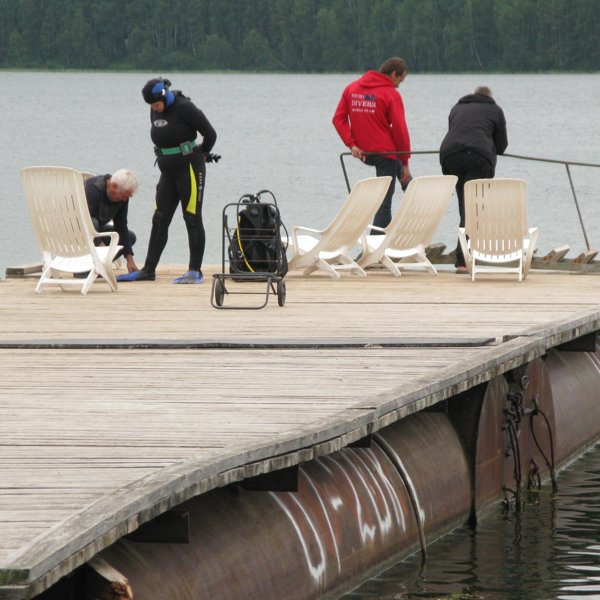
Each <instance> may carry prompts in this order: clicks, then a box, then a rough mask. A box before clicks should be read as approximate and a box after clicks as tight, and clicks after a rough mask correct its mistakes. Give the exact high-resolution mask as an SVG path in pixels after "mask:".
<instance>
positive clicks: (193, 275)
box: [173, 271, 202, 284]
mask: <svg viewBox="0 0 600 600" xmlns="http://www.w3.org/2000/svg"><path fill="white" fill-rule="evenodd" d="M173 283H191V284H194V283H202V271H188V272H187V273H186V274H185V275H182V276H181V277H178V278H177V279H173Z"/></svg>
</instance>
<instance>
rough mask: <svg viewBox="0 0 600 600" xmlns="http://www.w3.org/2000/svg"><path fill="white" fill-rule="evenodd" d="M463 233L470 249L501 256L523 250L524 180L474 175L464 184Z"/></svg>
mask: <svg viewBox="0 0 600 600" xmlns="http://www.w3.org/2000/svg"><path fill="white" fill-rule="evenodd" d="M465 233H466V234H467V236H468V238H469V243H470V246H471V249H472V250H473V251H476V252H479V253H481V254H488V255H491V256H504V255H509V254H514V253H518V252H520V251H522V250H523V240H524V238H525V236H526V235H527V233H528V227H527V182H525V181H523V180H522V179H475V180H472V181H468V182H467V183H466V184H465Z"/></svg>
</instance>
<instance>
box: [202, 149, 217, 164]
mask: <svg viewBox="0 0 600 600" xmlns="http://www.w3.org/2000/svg"><path fill="white" fill-rule="evenodd" d="M204 160H205V161H206V162H207V163H209V162H215V163H216V162H219V160H221V155H220V154H212V153H211V152H208V153H207V154H205V155H204Z"/></svg>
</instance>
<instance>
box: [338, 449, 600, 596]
mask: <svg viewBox="0 0 600 600" xmlns="http://www.w3.org/2000/svg"><path fill="white" fill-rule="evenodd" d="M498 510H500V509H498ZM367 598H377V599H384V600H385V599H389V600H392V599H393V600H415V599H417V598H431V599H453V600H478V599H482V600H495V599H498V600H500V599H502V600H524V599H527V600H552V599H557V600H582V599H588V600H589V599H591V598H594V599H596V600H598V599H600V445H597V446H596V447H595V448H594V449H593V450H591V451H590V452H588V453H587V454H586V455H585V456H583V457H582V458H580V459H579V460H578V461H576V462H575V463H573V464H572V465H570V466H569V468H567V469H565V470H564V471H562V472H561V473H560V475H559V479H558V493H557V494H556V496H555V497H553V496H552V488H551V486H550V485H549V484H547V485H545V486H544V487H543V488H542V490H541V491H540V492H538V493H532V494H529V496H528V497H527V499H526V503H525V505H524V506H523V509H522V510H521V511H520V512H518V513H517V512H515V511H514V509H511V510H510V511H509V512H506V513H499V512H491V513H490V514H488V515H487V516H485V517H484V518H483V519H481V520H480V521H479V523H478V525H477V528H476V530H472V529H470V528H468V527H466V526H465V527H462V528H461V529H459V530H457V531H455V532H453V533H452V534H450V535H447V536H445V537H443V538H442V539H440V540H438V541H437V542H435V543H431V542H430V546H429V551H428V560H427V566H426V568H425V570H424V571H423V572H422V573H420V559H419V556H412V557H410V558H408V559H406V560H404V561H402V562H401V563H398V564H397V565H395V566H393V567H391V568H390V569H388V570H386V571H385V572H383V573H381V574H380V575H378V576H377V577H375V578H373V579H370V580H369V581H367V582H365V583H364V584H363V585H361V586H360V587H358V588H356V589H354V590H353V591H351V592H349V593H347V594H346V595H344V596H343V599H344V600H358V599H361V600H362V599H367Z"/></svg>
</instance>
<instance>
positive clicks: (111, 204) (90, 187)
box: [84, 169, 138, 273]
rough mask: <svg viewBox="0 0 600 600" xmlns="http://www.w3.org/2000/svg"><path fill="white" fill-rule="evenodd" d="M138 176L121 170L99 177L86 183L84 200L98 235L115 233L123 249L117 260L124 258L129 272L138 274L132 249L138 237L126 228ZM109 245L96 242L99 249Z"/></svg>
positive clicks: (100, 240) (89, 179)
mask: <svg viewBox="0 0 600 600" xmlns="http://www.w3.org/2000/svg"><path fill="white" fill-rule="evenodd" d="M137 187H138V183H137V179H136V176H135V175H134V174H133V173H132V172H131V171H129V170H127V169H119V170H118V171H115V173H113V174H112V175H97V176H95V177H90V178H88V179H87V180H86V181H85V182H84V188H85V197H86V199H87V205H88V210H89V211H90V216H91V217H92V223H93V224H94V228H95V229H96V231H98V232H100V233H102V232H104V231H116V232H117V233H118V234H119V245H121V246H123V249H122V250H119V253H118V254H117V256H121V255H123V256H124V257H125V260H126V261H127V270H128V271H129V272H130V273H132V272H135V271H137V270H138V268H137V265H136V264H135V261H134V260H133V249H132V247H133V245H134V244H135V240H136V236H135V233H133V231H131V230H130V229H129V228H128V225H127V212H128V209H129V198H131V196H133V194H135V192H136V191H137ZM99 243H107V242H105V241H104V240H103V239H102V238H97V241H96V245H97V244H99Z"/></svg>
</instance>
